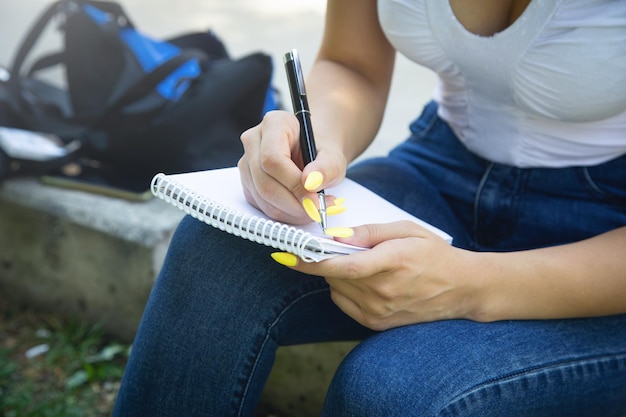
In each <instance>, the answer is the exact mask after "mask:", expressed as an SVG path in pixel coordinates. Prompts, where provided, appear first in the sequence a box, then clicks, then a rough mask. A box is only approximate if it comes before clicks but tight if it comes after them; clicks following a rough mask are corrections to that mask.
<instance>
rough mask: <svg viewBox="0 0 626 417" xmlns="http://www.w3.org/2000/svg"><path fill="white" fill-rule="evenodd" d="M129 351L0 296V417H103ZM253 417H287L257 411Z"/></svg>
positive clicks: (91, 330) (96, 331)
mask: <svg viewBox="0 0 626 417" xmlns="http://www.w3.org/2000/svg"><path fill="white" fill-rule="evenodd" d="M129 352H130V345H128V344H123V343H119V342H117V341H115V340H114V339H112V338H110V337H108V336H107V335H105V334H104V332H103V331H102V329H101V328H100V326H97V325H96V326H91V325H87V324H86V323H84V322H82V321H80V320H78V319H76V320H67V319H62V318H61V317H59V316H57V315H54V314H49V313H42V312H38V311H35V310H33V309H29V308H22V307H18V306H16V305H15V304H13V303H12V302H10V301H9V300H7V299H6V298H4V297H3V295H0V417H108V416H110V414H111V411H112V409H113V404H114V402H115V396H116V394H117V391H118V389H119V385H120V381H121V378H122V374H123V372H124V367H125V365H126V361H127V359H128V354H129ZM255 417H287V416H285V415H282V414H279V413H277V412H276V411H275V410H272V409H271V408H270V407H268V406H266V405H263V404H261V405H259V407H258V409H257V411H256V414H255Z"/></svg>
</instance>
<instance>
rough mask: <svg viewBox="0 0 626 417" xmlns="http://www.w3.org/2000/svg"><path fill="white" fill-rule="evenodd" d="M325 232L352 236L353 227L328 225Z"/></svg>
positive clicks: (334, 235) (340, 235)
mask: <svg viewBox="0 0 626 417" xmlns="http://www.w3.org/2000/svg"><path fill="white" fill-rule="evenodd" d="M325 233H326V234H327V235H329V236H333V237H352V236H354V229H351V228H349V227H329V228H327V229H326V231H325Z"/></svg>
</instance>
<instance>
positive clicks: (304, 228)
mask: <svg viewBox="0 0 626 417" xmlns="http://www.w3.org/2000/svg"><path fill="white" fill-rule="evenodd" d="M150 189H151V191H152V193H153V194H154V195H155V196H156V197H158V198H160V199H162V200H164V201H165V202H167V203H169V204H171V205H173V206H175V207H177V208H179V209H181V210H183V211H184V212H186V213H187V214H190V215H191V216H193V217H194V218H196V219H198V220H200V221H202V222H204V223H206V224H208V225H211V226H213V227H216V228H218V229H220V230H223V231H225V232H227V233H230V234H232V235H235V236H239V237H241V238H244V239H248V240H250V241H253V242H256V243H259V244H262V245H266V246H270V247H273V248H276V249H278V250H281V251H285V252H290V253H293V254H294V255H297V256H299V257H300V258H302V259H303V260H304V261H306V262H313V261H315V262H319V261H322V260H325V259H328V258H331V257H334V256H338V255H347V254H350V253H354V252H356V251H362V250H367V248H361V247H357V246H352V245H347V244H344V243H342V242H337V241H335V240H334V239H332V238H331V237H329V236H325V235H324V234H323V233H322V230H321V228H320V226H319V224H317V223H311V224H307V225H298V226H295V225H291V224H285V223H281V222H277V221H274V220H271V219H269V218H267V216H265V215H264V214H263V213H262V212H261V211H259V210H257V209H256V208H254V207H253V206H252V205H250V204H249V203H248V202H247V201H246V199H245V197H244V195H243V190H242V186H241V181H240V177H239V170H238V169H237V168H236V167H233V168H223V169H214V170H208V171H198V172H190V173H183V174H172V175H165V174H157V175H156V176H155V177H154V178H153V179H152V182H151V186H150ZM326 193H327V195H334V196H336V197H344V198H345V203H344V206H345V207H346V211H345V212H344V213H342V214H339V215H336V216H331V217H329V219H328V222H329V227H333V226H341V227H354V226H359V225H362V224H374V223H389V222H394V221H399V220H410V221H413V222H415V223H418V224H420V225H421V226H423V227H425V228H427V229H428V230H430V231H432V232H434V233H435V234H437V235H439V236H440V237H441V238H443V239H445V240H447V241H448V242H452V238H451V237H450V236H449V235H448V234H447V233H445V232H444V231H442V230H440V229H438V228H436V227H434V226H432V225H430V224H428V223H426V222H424V221H422V220H420V219H418V218H416V217H415V216H412V215H411V214H409V213H407V212H406V211H404V210H402V209H400V208H399V207H397V206H395V205H393V204H391V203H390V202H388V201H387V200H385V199H383V198H382V197H380V196H379V195H377V194H375V193H374V192H372V191H370V190H368V189H367V188H365V187H363V186H361V185H359V184H357V183H356V182H354V181H352V180H350V179H345V180H343V181H342V182H341V183H340V184H339V185H338V186H336V187H333V188H327V189H326Z"/></svg>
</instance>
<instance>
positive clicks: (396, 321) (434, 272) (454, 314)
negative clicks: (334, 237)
mask: <svg viewBox="0 0 626 417" xmlns="http://www.w3.org/2000/svg"><path fill="white" fill-rule="evenodd" d="M341 240H342V241H343V242H345V243H350V244H354V245H358V246H365V247H371V248H372V249H371V250H368V251H364V252H358V253H355V254H351V255H347V256H339V257H336V258H332V259H329V260H326V261H323V262H320V263H305V262H298V263H297V264H296V265H295V266H293V267H292V268H293V269H297V270H299V271H301V272H304V273H307V274H312V275H319V276H323V277H324V278H325V279H326V281H327V282H328V284H329V286H330V289H331V296H332V299H333V301H334V302H335V303H336V304H337V305H338V306H339V308H341V309H342V310H343V311H344V312H345V313H346V314H348V315H349V316H350V317H352V318H354V319H355V320H356V321H358V322H359V323H361V324H363V325H364V326H367V327H369V328H371V329H374V330H384V329H389V328H392V327H398V326H402V325H406V324H412V323H418V322H427V321H434V320H443V319H450V318H461V317H466V316H467V315H468V314H469V313H470V312H471V309H472V306H471V305H470V304H471V303H470V301H471V300H472V299H473V294H474V292H475V291H476V288H474V285H473V283H472V282H463V281H461V280H460V279H459V277H460V276H461V275H462V274H458V273H457V272H458V271H459V270H460V268H463V267H464V265H466V263H467V262H468V259H467V258H468V256H471V252H468V251H464V250H461V249H458V248H455V247H453V246H451V245H449V244H448V243H447V242H445V241H444V240H443V239H441V238H440V237H438V236H436V235H435V234H433V233H431V232H430V231H428V230H426V229H424V228H422V227H420V226H419V225H417V224H415V223H412V222H408V221H403V222H396V223H389V224H381V225H366V226H360V227H356V228H354V236H353V237H351V238H349V239H341Z"/></svg>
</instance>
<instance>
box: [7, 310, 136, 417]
mask: <svg viewBox="0 0 626 417" xmlns="http://www.w3.org/2000/svg"><path fill="white" fill-rule="evenodd" d="M0 319H1V321H0V326H2V327H0V339H2V342H0V343H2V344H0V416H3V417H104V416H108V415H109V414H110V412H111V407H112V404H113V400H114V397H115V393H116V391H117V388H118V386H119V381H120V379H121V377H122V373H123V370H124V366H125V363H126V359H127V357H128V353H129V346H127V345H123V344H120V343H117V342H115V341H110V340H108V339H107V338H106V337H105V335H104V333H103V332H102V330H101V327H100V326H89V325H87V324H85V323H83V322H80V321H67V322H66V321H61V320H59V319H58V318H55V317H50V316H45V317H43V318H42V317H40V316H37V317H33V316H32V314H31V315H30V316H28V319H27V320H25V321H26V322H23V321H24V318H23V317H21V318H20V319H19V322H17V323H16V322H15V320H17V319H15V318H14V316H12V315H11V314H4V315H2V314H0ZM3 336H5V337H4V338H3Z"/></svg>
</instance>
